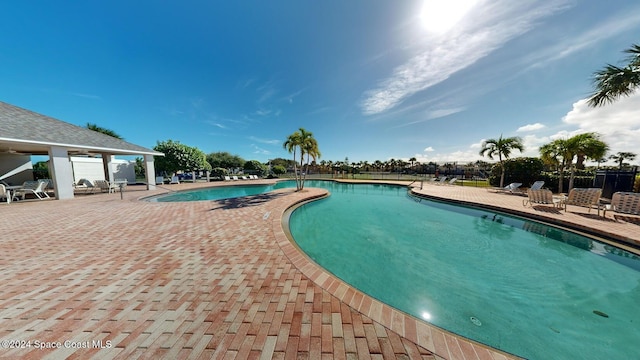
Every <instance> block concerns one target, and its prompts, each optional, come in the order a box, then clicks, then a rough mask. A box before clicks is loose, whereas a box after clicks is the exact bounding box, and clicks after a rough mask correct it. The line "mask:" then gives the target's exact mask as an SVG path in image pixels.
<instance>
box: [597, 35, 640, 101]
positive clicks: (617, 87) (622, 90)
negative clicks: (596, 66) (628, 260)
mask: <svg viewBox="0 0 640 360" xmlns="http://www.w3.org/2000/svg"><path fill="white" fill-rule="evenodd" d="M624 52H625V53H627V54H630V55H629V57H628V58H627V61H628V63H627V64H626V65H624V66H622V67H618V66H615V65H611V64H607V66H605V67H604V69H602V70H599V71H597V72H595V73H594V75H593V83H594V87H595V90H594V93H593V94H592V95H591V97H589V101H588V104H589V106H591V107H598V106H603V105H605V104H608V103H612V102H614V101H616V100H618V99H619V98H620V97H622V96H629V95H631V94H633V92H634V91H635V90H636V89H638V88H640V45H636V44H633V45H632V46H631V47H630V48H629V49H626V50H625V51H624Z"/></svg>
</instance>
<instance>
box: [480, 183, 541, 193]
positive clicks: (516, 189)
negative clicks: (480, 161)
mask: <svg viewBox="0 0 640 360" xmlns="http://www.w3.org/2000/svg"><path fill="white" fill-rule="evenodd" d="M520 186H522V183H515V182H514V183H511V184H509V185H507V186H505V187H503V188H501V187H496V188H491V189H490V190H493V191H494V192H505V193H510V194H518V195H523V194H524V193H523V192H522V190H520ZM534 190H535V189H534Z"/></svg>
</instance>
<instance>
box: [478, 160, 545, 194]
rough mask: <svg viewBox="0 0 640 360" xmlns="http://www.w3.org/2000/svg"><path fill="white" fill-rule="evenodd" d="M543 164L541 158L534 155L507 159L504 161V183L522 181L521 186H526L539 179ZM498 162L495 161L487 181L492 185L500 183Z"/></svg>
mask: <svg viewBox="0 0 640 360" xmlns="http://www.w3.org/2000/svg"><path fill="white" fill-rule="evenodd" d="M543 168H544V164H543V162H542V160H540V159H539V158H534V157H519V158H515V159H507V160H505V161H504V184H505V185H507V184H510V183H512V182H519V183H522V184H523V186H525V187H528V186H530V185H531V184H533V183H534V182H535V181H537V180H541V179H540V174H541V173H542V169H543ZM500 173H501V168H500V164H499V163H497V164H495V165H493V167H492V168H491V174H490V175H489V183H490V184H491V185H492V186H499V185H500Z"/></svg>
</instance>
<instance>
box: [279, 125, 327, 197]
mask: <svg viewBox="0 0 640 360" xmlns="http://www.w3.org/2000/svg"><path fill="white" fill-rule="evenodd" d="M283 147H284V148H285V149H286V150H287V151H288V152H290V153H293V164H294V165H293V171H294V172H295V176H296V190H297V191H300V190H302V189H304V180H305V178H306V176H307V174H306V172H307V171H308V170H309V163H310V162H311V159H313V160H314V161H315V160H316V158H318V157H320V150H319V149H318V142H317V141H316V139H314V138H313V134H312V133H311V132H310V131H307V130H305V129H303V128H300V129H299V130H298V131H296V132H294V133H293V134H291V135H289V136H288V137H287V140H285V142H284V144H283ZM298 149H299V150H300V174H298V169H297V167H296V152H297V151H298ZM305 155H307V163H306V167H305V168H306V169H305V171H303V166H304V156H305Z"/></svg>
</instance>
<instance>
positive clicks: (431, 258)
mask: <svg viewBox="0 0 640 360" xmlns="http://www.w3.org/2000/svg"><path fill="white" fill-rule="evenodd" d="M293 186H295V184H294V183H293V182H287V183H284V184H283V183H279V184H277V185H275V186H273V188H282V187H293ZM306 186H307V187H322V188H326V189H328V190H329V191H330V192H331V196H330V197H328V198H326V199H323V200H321V201H315V202H312V203H308V204H306V205H303V206H301V207H300V208H298V209H296V210H295V211H294V212H293V214H292V215H291V218H290V219H289V224H290V230H291V233H292V235H293V237H294V238H295V241H296V242H297V244H298V246H299V247H300V248H301V249H302V250H303V251H304V252H305V253H306V254H307V255H308V256H309V257H310V258H311V259H313V260H314V261H315V262H317V263H318V264H319V265H321V266H322V267H324V268H325V269H327V270H328V271H330V272H331V273H333V274H334V275H335V276H337V277H339V278H341V279H342V280H343V281H345V282H347V283H349V284H350V285H352V286H353V287H355V288H358V289H360V290H361V291H363V292H365V293H367V294H369V295H370V296H372V297H374V298H376V299H378V300H380V301H382V302H384V303H387V304H388V305H390V306H393V307H395V308H397V309H400V310H402V311H404V312H406V313H408V314H411V315H413V316H415V317H417V318H421V319H424V320H425V321H427V322H430V323H432V324H434V325H436V326H439V327H441V328H444V329H446V330H449V331H451V332H454V333H457V334H460V335H462V336H465V337H468V338H471V339H474V340H477V341H479V342H482V343H485V344H487V345H490V346H493V347H495V348H498V349H502V350H504V351H508V352H511V353H514V354H517V355H519V356H523V357H527V358H532V359H537V358H548V357H549V355H551V354H552V356H553V357H554V358H571V359H574V358H632V357H634V355H636V354H637V350H636V345H635V344H637V341H638V340H639V339H640V333H639V330H638V325H637V324H638V323H639V322H640V310H638V306H637V301H638V299H640V272H639V269H640V261H639V260H638V257H636V256H634V255H632V254H630V253H628V252H624V251H622V250H619V249H617V248H614V247H611V246H608V245H604V244H602V243H599V242H597V241H594V240H592V239H589V238H585V237H582V236H580V235H577V234H574V233H570V232H566V231H562V230H560V229H557V228H553V227H548V226H545V225H542V224H540V223H536V222H532V221H527V220H523V219H519V218H516V217H511V216H507V215H504V214H499V213H494V212H489V211H484V210H478V209H474V208H469V207H461V206H454V205H450V204H446V203H439V202H434V201H427V200H420V201H418V199H415V198H413V197H410V196H408V195H407V191H406V188H404V187H398V186H390V185H377V184H376V185H364V184H357V185H354V184H340V183H334V182H326V181H324V182H322V181H321V182H315V181H314V182H307V184H306ZM271 188H272V187H269V186H268V187H266V188H265V189H271ZM218 189H221V188H218ZM255 190H257V189H252V190H251V191H255ZM242 191H247V190H246V189H245V190H242ZM190 196H191V197H192V198H198V199H201V198H202V197H203V196H200V195H198V196H194V195H190ZM182 201H184V200H182Z"/></svg>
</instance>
